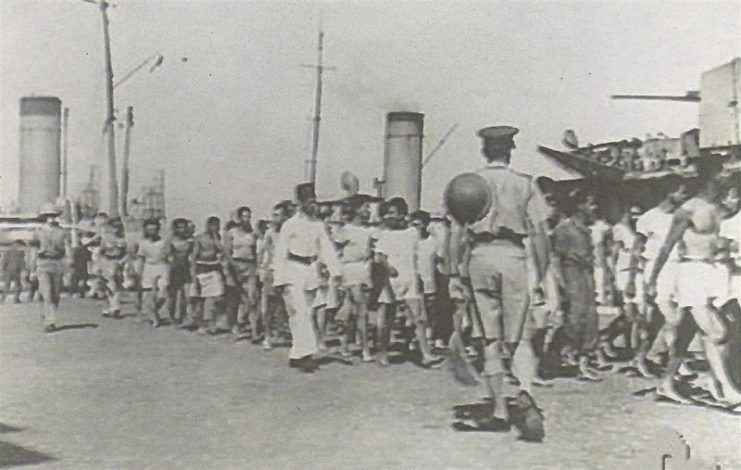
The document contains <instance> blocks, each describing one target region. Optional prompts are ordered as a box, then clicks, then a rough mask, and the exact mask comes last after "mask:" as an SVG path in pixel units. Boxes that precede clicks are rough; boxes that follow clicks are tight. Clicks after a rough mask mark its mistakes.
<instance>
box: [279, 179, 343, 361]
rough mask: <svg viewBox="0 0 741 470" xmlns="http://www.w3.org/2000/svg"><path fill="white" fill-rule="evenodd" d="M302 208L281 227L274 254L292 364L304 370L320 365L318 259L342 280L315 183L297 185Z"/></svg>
mask: <svg viewBox="0 0 741 470" xmlns="http://www.w3.org/2000/svg"><path fill="white" fill-rule="evenodd" d="M296 199H297V201H298V211H297V212H296V214H295V215H294V216H293V217H291V218H290V219H288V220H287V221H286V222H285V223H284V224H283V226H282V227H281V231H280V237H279V238H278V243H277V245H276V247H275V252H274V257H273V273H274V283H273V284H274V286H275V287H276V288H280V289H281V292H282V295H283V300H284V302H285V305H286V310H287V312H288V319H289V327H290V330H291V337H292V338H293V341H292V345H291V350H290V352H289V364H290V365H291V367H297V368H299V369H301V370H302V371H304V372H312V371H314V370H315V369H316V368H317V365H316V362H315V360H314V357H313V356H314V354H316V353H317V341H316V337H315V334H314V329H313V326H312V319H311V315H312V304H313V303H314V300H315V298H316V295H317V289H318V288H319V276H318V272H317V271H318V269H317V262H319V263H321V264H323V265H324V266H326V269H327V270H328V271H329V274H330V276H331V277H332V278H333V281H334V282H336V283H338V284H339V282H340V281H341V279H342V276H341V274H340V273H341V266H340V262H339V259H338V257H337V254H336V253H335V251H334V247H333V246H332V242H331V241H330V239H329V236H328V235H327V231H326V229H325V228H324V224H323V223H322V222H321V221H317V220H316V219H315V218H314V213H315V211H316V208H317V206H316V194H315V192H314V184H313V183H303V184H300V185H298V186H296Z"/></svg>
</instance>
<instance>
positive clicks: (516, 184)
mask: <svg viewBox="0 0 741 470" xmlns="http://www.w3.org/2000/svg"><path fill="white" fill-rule="evenodd" d="M477 173H478V174H479V175H481V176H483V177H484V179H486V181H487V183H489V188H491V192H492V205H491V209H489V212H488V213H487V214H486V216H484V218H483V219H481V220H480V221H478V222H475V223H473V224H471V226H470V227H469V229H470V230H471V231H472V232H474V233H476V234H479V233H484V232H489V233H492V234H494V235H496V234H498V233H500V232H501V231H502V229H507V230H508V231H510V232H512V233H514V234H516V235H520V236H522V237H527V236H528V235H529V234H530V233H531V232H532V230H533V227H534V226H535V225H537V224H540V223H543V222H545V221H546V219H547V218H548V204H547V203H546V201H545V198H544V197H543V194H542V193H541V192H540V189H539V188H538V186H537V185H536V184H535V182H534V181H533V179H532V178H531V177H530V176H528V175H525V174H522V173H519V172H517V171H514V170H512V169H511V168H509V166H508V165H506V164H504V163H500V162H492V163H490V164H488V165H487V166H486V167H484V168H482V169H481V170H479V171H478V172H477Z"/></svg>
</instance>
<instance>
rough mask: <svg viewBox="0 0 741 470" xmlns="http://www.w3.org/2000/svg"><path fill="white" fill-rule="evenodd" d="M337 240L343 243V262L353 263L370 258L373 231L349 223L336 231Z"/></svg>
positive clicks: (335, 238) (335, 237)
mask: <svg viewBox="0 0 741 470" xmlns="http://www.w3.org/2000/svg"><path fill="white" fill-rule="evenodd" d="M334 240H335V242H337V243H339V244H340V245H342V251H341V256H342V262H343V263H353V262H357V261H366V260H368V259H369V258H370V252H371V233H370V231H369V230H368V229H367V228H365V227H361V226H359V225H353V224H347V225H344V226H342V227H341V228H339V229H337V230H336V231H335V233H334Z"/></svg>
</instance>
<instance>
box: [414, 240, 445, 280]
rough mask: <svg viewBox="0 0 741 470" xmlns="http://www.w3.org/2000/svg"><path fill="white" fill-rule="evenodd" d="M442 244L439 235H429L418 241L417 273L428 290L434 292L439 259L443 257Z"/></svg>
mask: <svg viewBox="0 0 741 470" xmlns="http://www.w3.org/2000/svg"><path fill="white" fill-rule="evenodd" d="M441 250H442V245H441V243H440V240H439V238H438V237H436V236H434V235H431V234H430V235H429V236H428V237H427V238H420V240H419V242H418V243H417V274H419V277H420V278H421V279H422V282H423V283H424V286H425V291H426V292H434V291H435V290H436V288H435V287H436V286H435V269H436V266H437V260H438V259H440V258H442V252H441Z"/></svg>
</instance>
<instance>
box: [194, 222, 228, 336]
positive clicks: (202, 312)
mask: <svg viewBox="0 0 741 470" xmlns="http://www.w3.org/2000/svg"><path fill="white" fill-rule="evenodd" d="M220 229H221V221H220V220H219V218H218V217H213V216H212V217H209V218H208V219H207V220H206V229H205V231H204V232H203V233H202V234H200V235H198V236H197V237H196V238H195V241H194V247H193V256H192V261H191V265H190V276H191V279H193V284H192V287H193V289H192V293H191V295H192V296H193V297H194V302H193V308H194V315H193V316H194V318H196V319H197V320H196V321H197V322H198V323H199V329H198V333H200V334H207V333H212V334H213V333H216V322H217V320H218V313H217V306H218V303H219V300H220V299H221V297H222V296H223V295H224V275H223V262H224V248H223V247H222V245H221V237H220V236H219V231H220ZM206 322H208V323H209V326H208V327H207V326H206Z"/></svg>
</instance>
